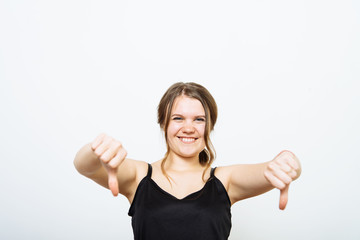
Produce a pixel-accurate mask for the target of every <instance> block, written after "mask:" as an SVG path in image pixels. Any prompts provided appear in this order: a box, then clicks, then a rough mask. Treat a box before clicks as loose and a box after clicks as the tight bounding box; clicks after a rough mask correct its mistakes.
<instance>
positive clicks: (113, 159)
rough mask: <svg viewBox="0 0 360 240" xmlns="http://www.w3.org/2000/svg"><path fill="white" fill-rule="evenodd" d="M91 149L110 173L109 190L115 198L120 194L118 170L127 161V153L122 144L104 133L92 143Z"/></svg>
mask: <svg viewBox="0 0 360 240" xmlns="http://www.w3.org/2000/svg"><path fill="white" fill-rule="evenodd" d="M91 149H92V150H93V152H94V153H95V155H96V156H97V157H98V158H99V159H100V161H101V163H102V164H103V165H104V167H105V169H106V170H107V172H108V185H109V189H110V190H111V192H112V193H113V195H114V196H117V195H118V194H119V185H118V180H117V168H118V167H119V166H120V165H121V163H122V162H123V161H124V160H125V158H126V155H127V152H126V150H125V149H124V148H123V146H122V144H121V142H119V141H117V140H116V139H114V138H112V137H110V136H108V135H106V134H104V133H102V134H100V135H99V136H97V137H96V138H95V140H94V141H93V142H92V143H91Z"/></svg>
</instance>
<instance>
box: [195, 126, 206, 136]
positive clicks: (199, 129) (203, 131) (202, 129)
mask: <svg viewBox="0 0 360 240" xmlns="http://www.w3.org/2000/svg"><path fill="white" fill-rule="evenodd" d="M196 130H197V132H198V133H199V134H200V135H201V136H204V134H205V124H204V125H200V126H197V127H196Z"/></svg>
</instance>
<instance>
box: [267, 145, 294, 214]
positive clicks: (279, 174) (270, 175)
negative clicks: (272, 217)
mask: <svg viewBox="0 0 360 240" xmlns="http://www.w3.org/2000/svg"><path fill="white" fill-rule="evenodd" d="M300 174H301V165H300V161H299V159H298V158H297V157H296V156H295V154H293V153H292V152H290V151H288V150H284V151H282V152H280V153H279V154H278V155H277V156H276V157H275V158H274V159H273V160H272V161H270V162H269V164H268V165H267V167H266V169H265V171H264V176H265V178H266V179H267V180H268V181H269V182H270V184H271V185H272V186H273V187H275V188H277V189H279V190H280V201H279V208H280V209H281V210H284V209H285V207H286V205H287V202H288V194H289V186H290V183H291V182H292V181H294V180H295V179H297V178H298V177H299V176H300Z"/></svg>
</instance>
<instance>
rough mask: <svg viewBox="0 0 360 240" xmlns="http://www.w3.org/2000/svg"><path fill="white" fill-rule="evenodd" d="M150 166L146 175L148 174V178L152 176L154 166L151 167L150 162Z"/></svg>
mask: <svg viewBox="0 0 360 240" xmlns="http://www.w3.org/2000/svg"><path fill="white" fill-rule="evenodd" d="M148 166H149V167H148V172H147V175H146V176H147V177H148V178H151V174H152V167H151V164H150V163H148Z"/></svg>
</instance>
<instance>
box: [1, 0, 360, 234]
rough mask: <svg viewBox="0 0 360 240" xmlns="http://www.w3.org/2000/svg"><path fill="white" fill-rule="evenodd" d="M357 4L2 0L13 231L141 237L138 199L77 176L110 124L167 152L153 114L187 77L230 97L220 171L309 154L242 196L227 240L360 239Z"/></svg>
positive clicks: (223, 112) (158, 152) (144, 145)
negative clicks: (132, 205) (79, 155)
mask: <svg viewBox="0 0 360 240" xmlns="http://www.w3.org/2000/svg"><path fill="white" fill-rule="evenodd" d="M359 16H360V3H359V1H356V0H353V1H350V0H341V1H340V0H338V1H336V0H334V1H325V0H300V1H285V0H284V1H277V0H275V1H230V0H229V1H227V0H225V1H209V0H208V1H194V0H192V1H189V0H183V1H165V0H164V1H160V0H154V1H84V0H83V1H80V0H71V1H69V0H67V1H66V0H63V1H45V0H43V1H20V0H19V1H10V0H7V1H6V0H2V1H0V83H1V84H0V108H1V111H0V114H1V116H0V119H1V120H0V121H1V124H0V141H1V142H0V148H1V168H0V169H1V174H0V189H1V197H0V226H1V231H0V239H88V240H92V239H94V240H95V239H109V240H110V239H131V238H132V229H131V226H130V217H128V216H127V210H128V207H129V204H128V202H127V200H126V199H125V198H124V197H118V198H113V197H112V195H111V193H110V192H109V191H108V190H106V189H104V188H102V187H100V186H98V185H96V184H95V183H93V182H91V181H90V180H88V179H86V178H84V177H83V176H81V175H79V174H78V173H77V172H76V170H75V168H74V167H73V164H72V161H73V158H74V155H75V153H76V152H77V150H78V149H79V148H80V147H81V146H82V145H83V144H85V143H87V142H89V141H91V140H93V138H94V137H95V136H96V135H97V134H98V133H100V132H106V133H108V134H111V135H112V136H114V137H116V138H118V139H120V140H121V141H122V142H123V143H124V145H125V146H126V148H127V150H128V152H129V157H131V158H135V159H140V160H145V161H148V162H153V161H155V160H158V159H160V158H161V157H162V155H163V154H164V150H165V148H164V141H163V140H162V135H161V132H160V130H159V127H158V126H157V124H156V107H157V103H158V101H159V100H160V98H161V96H162V94H163V93H164V91H165V90H166V89H167V88H168V87H169V86H170V85H171V84H172V83H174V82H177V81H185V82H187V81H195V82H198V83H200V84H203V85H204V86H206V87H207V88H208V89H209V90H210V92H212V94H213V95H214V97H215V99H216V100H217V103H218V106H219V111H220V112H219V122H218V125H217V126H216V128H215V132H214V134H213V142H214V145H215V147H216V150H217V153H218V159H217V160H216V162H215V165H228V164H235V163H256V162H262V161H267V160H271V159H272V158H273V157H274V156H275V155H276V154H277V153H278V152H280V151H281V150H283V149H290V150H292V151H294V152H295V153H296V154H297V156H298V157H299V158H300V160H301V161H302V165H303V174H302V177H301V178H300V179H299V180H298V181H296V182H295V183H293V184H292V186H291V188H290V199H289V205H288V207H287V209H286V210H285V211H284V212H282V211H280V210H278V198H279V192H278V191H277V190H273V191H271V192H269V193H267V194H265V195H262V196H259V197H256V198H253V199H248V200H245V201H243V202H239V203H237V204H236V205H235V206H233V208H232V215H233V228H232V233H231V237H230V239H233V240H234V239H251V240H253V239H278V240H280V239H293V240H297V239H359V238H360V230H359V227H358V223H359V220H360V219H359V218H360V217H359V216H360V210H359V206H358V203H359V202H360V196H359V195H360V194H359V190H358V189H359V188H358V184H359V182H360V177H359V170H360V169H359V168H360V166H359V165H360V164H359V161H360V154H359V145H360V137H359V136H360V127H359V122H360V94H359V92H360V91H359V90H360V84H359V80H360V72H359V66H360V60H359V56H360V47H359V42H360V19H359V18H360V17H359Z"/></svg>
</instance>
